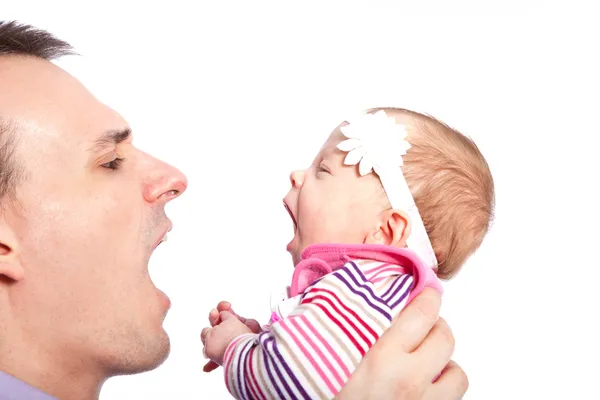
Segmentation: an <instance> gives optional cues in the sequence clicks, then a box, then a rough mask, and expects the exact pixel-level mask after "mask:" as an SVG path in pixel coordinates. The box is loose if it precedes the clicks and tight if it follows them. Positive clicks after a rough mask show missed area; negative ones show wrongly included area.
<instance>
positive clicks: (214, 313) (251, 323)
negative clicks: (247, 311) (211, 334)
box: [200, 301, 262, 372]
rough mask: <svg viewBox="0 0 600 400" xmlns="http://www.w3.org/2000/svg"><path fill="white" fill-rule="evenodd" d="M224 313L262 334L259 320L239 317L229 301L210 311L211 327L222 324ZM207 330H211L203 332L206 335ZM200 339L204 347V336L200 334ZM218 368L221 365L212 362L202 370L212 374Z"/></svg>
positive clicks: (254, 331) (222, 302) (209, 320)
mask: <svg viewBox="0 0 600 400" xmlns="http://www.w3.org/2000/svg"><path fill="white" fill-rule="evenodd" d="M223 311H228V312H230V313H231V314H233V315H235V316H236V317H237V318H238V319H239V320H240V322H242V323H243V324H245V325H246V326H247V327H248V328H249V329H250V330H251V331H252V332H253V333H260V332H261V330H262V329H261V327H260V324H259V323H258V321H257V320H255V319H250V318H244V317H242V316H240V315H237V314H236V313H235V311H233V309H232V308H231V303H229V302H228V301H221V302H220V303H219V304H217V308H213V309H212V310H211V311H210V313H209V314H208V322H209V323H210V326H211V327H214V326H216V325H219V324H220V323H221V317H220V313H221V312H223ZM206 329H209V328H205V329H203V330H202V332H203V333H204V332H205V331H206ZM206 332H208V331H206ZM200 338H201V339H202V344H203V345H204V344H205V343H204V339H203V336H202V334H200ZM217 368H219V364H217V363H215V362H214V361H212V360H211V361H209V362H207V363H206V365H204V368H203V369H202V370H203V371H204V372H211V371H214V370H215V369H217Z"/></svg>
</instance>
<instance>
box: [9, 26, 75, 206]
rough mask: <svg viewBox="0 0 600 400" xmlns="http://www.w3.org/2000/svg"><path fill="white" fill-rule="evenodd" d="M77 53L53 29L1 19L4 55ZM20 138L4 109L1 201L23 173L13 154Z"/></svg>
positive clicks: (50, 56)
mask: <svg viewBox="0 0 600 400" xmlns="http://www.w3.org/2000/svg"><path fill="white" fill-rule="evenodd" d="M72 54H75V52H74V50H73V47H71V45H70V44H68V43H67V42H65V41H62V40H60V39H58V38H56V37H54V36H53V35H52V34H50V33H49V32H46V31H44V30H41V29H37V28H35V27H33V26H31V25H24V24H19V23H18V22H16V21H0V57H2V56H6V55H20V56H29V57H37V58H42V59H44V60H54V59H56V58H59V57H63V56H66V55H72ZM15 149H16V138H15V133H14V129H12V126H11V122H10V121H9V120H7V119H3V118H2V109H0V200H1V199H3V198H4V196H6V195H7V194H8V193H10V192H11V191H12V190H14V188H15V186H16V184H17V181H18V176H19V173H18V172H19V168H18V166H17V165H16V164H17V163H16V160H14V157H13V154H14V152H15Z"/></svg>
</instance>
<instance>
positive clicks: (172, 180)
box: [142, 153, 187, 204]
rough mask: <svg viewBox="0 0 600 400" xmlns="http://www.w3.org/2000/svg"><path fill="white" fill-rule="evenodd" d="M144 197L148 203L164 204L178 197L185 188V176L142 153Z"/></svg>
mask: <svg viewBox="0 0 600 400" xmlns="http://www.w3.org/2000/svg"><path fill="white" fill-rule="evenodd" d="M142 157H145V160H144V165H145V168H144V173H145V175H146V176H145V177H144V199H145V200H146V201H147V202H149V203H162V204H166V203H168V202H169V201H171V200H173V199H175V198H176V197H179V196H181V195H182V194H183V192H185V190H186V188H187V178H186V176H185V175H184V174H183V173H182V172H181V171H179V170H178V169H177V168H175V167H173V166H172V165H170V164H167V163H165V162H163V161H160V160H158V159H156V158H154V157H152V156H150V155H148V154H145V153H143V156H142Z"/></svg>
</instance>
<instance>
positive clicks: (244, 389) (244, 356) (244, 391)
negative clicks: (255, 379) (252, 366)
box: [237, 340, 253, 399]
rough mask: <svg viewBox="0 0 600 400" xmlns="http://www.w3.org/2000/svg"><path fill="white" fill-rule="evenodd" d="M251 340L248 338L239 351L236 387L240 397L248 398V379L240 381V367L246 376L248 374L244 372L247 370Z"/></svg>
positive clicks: (246, 376)
mask: <svg viewBox="0 0 600 400" xmlns="http://www.w3.org/2000/svg"><path fill="white" fill-rule="evenodd" d="M252 342H253V341H252V340H249V341H248V343H246V344H245V345H244V347H243V348H242V350H241V352H240V359H239V361H238V368H237V373H238V389H239V391H240V397H241V398H242V399H246V398H248V379H244V380H243V381H242V369H243V370H244V375H245V376H244V378H248V374H247V373H246V372H247V370H248V368H247V366H246V363H247V361H248V354H250V351H249V349H248V347H250V348H252V345H253V343H252Z"/></svg>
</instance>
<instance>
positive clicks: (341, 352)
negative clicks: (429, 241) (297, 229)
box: [223, 263, 412, 399]
mask: <svg viewBox="0 0 600 400" xmlns="http://www.w3.org/2000/svg"><path fill="white" fill-rule="evenodd" d="M403 278H404V281H402V282H401V281H400V279H399V278H398V277H397V276H396V277H394V278H390V279H386V280H385V282H379V283H377V284H373V283H371V282H369V281H367V280H366V279H365V277H364V275H363V274H362V273H361V272H360V271H359V270H358V269H357V268H356V266H355V265H354V264H352V263H349V264H347V265H346V266H344V267H343V268H341V269H339V270H338V271H336V272H335V273H332V274H330V275H327V276H325V277H324V278H322V279H321V280H319V281H318V282H317V283H315V284H313V285H312V286H311V287H310V288H309V289H308V290H307V291H306V292H305V296H304V298H303V300H302V302H301V304H300V305H299V306H298V307H297V308H296V309H295V310H294V312H293V313H292V315H291V316H290V317H288V318H285V319H283V320H281V321H278V322H275V323H273V324H272V325H271V329H270V330H269V331H265V332H262V333H260V334H258V335H256V334H247V335H243V336H241V337H238V338H236V339H235V340H234V341H233V342H232V343H231V344H230V345H229V346H228V347H227V351H226V352H225V357H224V363H223V366H224V367H225V381H226V384H227V387H228V389H229V391H230V393H231V394H232V395H233V396H234V397H235V398H237V399H332V398H333V397H335V395H336V394H337V392H339V391H340V390H341V388H342V386H343V385H344V384H345V382H346V381H347V380H348V379H349V377H350V375H351V374H352V373H353V372H354V370H355V368H356V367H357V366H358V364H359V362H360V361H361V359H362V357H364V355H365V354H366V352H367V351H368V349H369V348H370V347H371V346H372V345H373V344H374V343H375V341H376V340H377V339H378V338H379V336H380V335H381V334H382V333H383V332H384V331H385V329H386V328H387V327H389V325H390V323H391V320H392V318H393V317H394V315H395V314H397V312H398V311H399V310H398V311H397V310H394V309H393V308H395V307H392V308H390V305H391V303H390V302H389V300H390V299H392V300H394V303H395V302H396V300H397V299H401V298H402V293H403V292H406V293H408V291H409V290H410V287H411V282H412V279H411V278H410V277H406V276H404V277H403ZM404 298H406V296H404ZM395 299H396V300H395ZM400 302H402V300H400ZM398 304H400V303H398Z"/></svg>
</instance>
